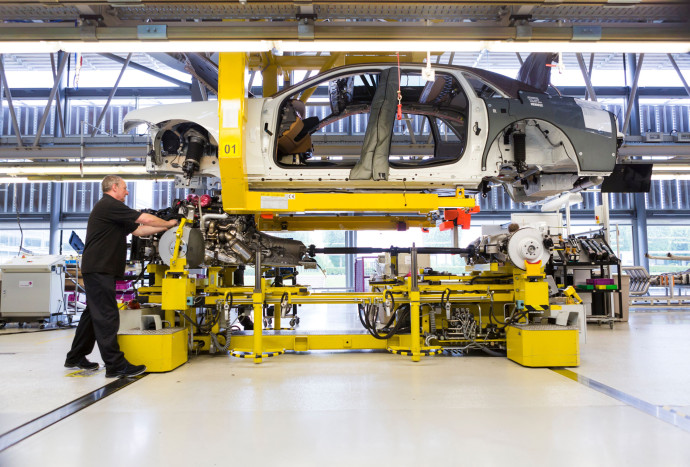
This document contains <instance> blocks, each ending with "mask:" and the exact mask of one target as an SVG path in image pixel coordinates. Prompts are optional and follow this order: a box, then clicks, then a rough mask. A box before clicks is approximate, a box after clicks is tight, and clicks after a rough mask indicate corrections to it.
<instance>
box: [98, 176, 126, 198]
mask: <svg viewBox="0 0 690 467" xmlns="http://www.w3.org/2000/svg"><path fill="white" fill-rule="evenodd" d="M101 189H102V190H103V193H105V194H107V195H110V196H112V197H113V198H115V199H116V200H118V201H122V202H123V203H124V202H125V198H126V197H127V195H128V194H129V191H127V183H126V182H125V181H124V180H123V179H122V177H118V176H117V175H108V176H106V177H105V178H104V179H103V181H102V182H101Z"/></svg>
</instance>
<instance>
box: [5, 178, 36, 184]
mask: <svg viewBox="0 0 690 467" xmlns="http://www.w3.org/2000/svg"><path fill="white" fill-rule="evenodd" d="M29 182H30V180H29V179H28V178H26V177H0V183H29Z"/></svg>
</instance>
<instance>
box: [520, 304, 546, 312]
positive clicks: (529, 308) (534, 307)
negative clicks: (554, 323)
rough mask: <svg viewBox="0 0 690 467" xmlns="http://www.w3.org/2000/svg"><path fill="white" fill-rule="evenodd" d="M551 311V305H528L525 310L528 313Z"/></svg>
mask: <svg viewBox="0 0 690 467" xmlns="http://www.w3.org/2000/svg"><path fill="white" fill-rule="evenodd" d="M548 309H549V305H527V304H525V310H527V311H546V310H548Z"/></svg>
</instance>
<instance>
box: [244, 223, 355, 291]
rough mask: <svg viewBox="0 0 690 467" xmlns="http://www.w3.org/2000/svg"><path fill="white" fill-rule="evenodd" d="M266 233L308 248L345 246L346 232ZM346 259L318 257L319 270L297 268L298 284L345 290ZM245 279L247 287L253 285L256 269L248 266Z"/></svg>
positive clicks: (330, 256)
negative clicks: (297, 241) (299, 243)
mask: <svg viewBox="0 0 690 467" xmlns="http://www.w3.org/2000/svg"><path fill="white" fill-rule="evenodd" d="M266 233H267V234H269V235H272V236H275V237H280V238H291V239H293V240H299V241H301V242H302V243H304V244H305V245H307V246H309V245H316V246H317V247H319V248H326V247H344V246H345V231H342V230H319V231H311V232H266ZM345 259H346V256H345V255H316V262H317V263H318V265H319V267H318V268H317V269H305V268H304V267H302V266H299V267H297V273H298V274H297V283H298V284H301V285H308V286H310V287H311V288H312V289H315V290H324V289H329V290H333V289H336V290H338V289H344V288H345V287H346V276H345ZM244 277H245V279H244V283H245V285H253V284H254V268H253V267H251V266H250V265H248V266H247V269H246V270H245V274H244ZM287 283H291V282H287Z"/></svg>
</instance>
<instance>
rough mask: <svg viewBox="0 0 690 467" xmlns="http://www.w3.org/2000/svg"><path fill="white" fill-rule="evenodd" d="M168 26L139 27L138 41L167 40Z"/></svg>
mask: <svg viewBox="0 0 690 467" xmlns="http://www.w3.org/2000/svg"><path fill="white" fill-rule="evenodd" d="M167 38H168V26H167V25H165V24H142V25H139V26H137V39H167Z"/></svg>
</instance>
